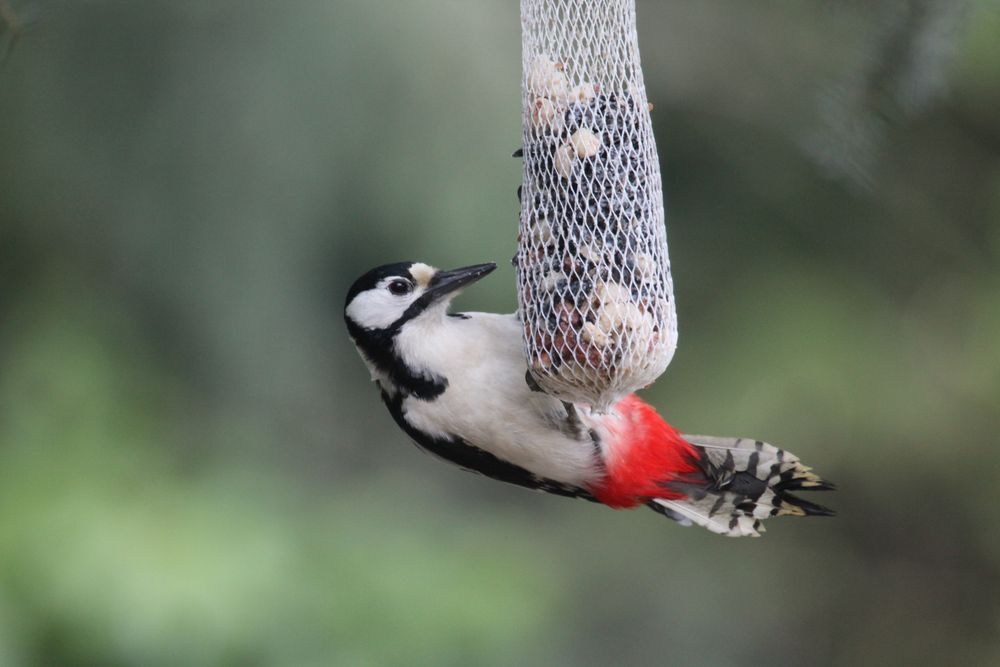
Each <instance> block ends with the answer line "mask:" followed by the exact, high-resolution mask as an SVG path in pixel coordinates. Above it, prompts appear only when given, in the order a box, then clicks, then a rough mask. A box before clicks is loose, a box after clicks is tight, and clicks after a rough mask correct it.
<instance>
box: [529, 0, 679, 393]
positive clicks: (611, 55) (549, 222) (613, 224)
mask: <svg viewBox="0 0 1000 667" xmlns="http://www.w3.org/2000/svg"><path fill="white" fill-rule="evenodd" d="M521 26H522V57H523V76H522V81H521V93H522V103H523V129H524V147H523V156H524V177H523V183H522V187H521V220H520V234H519V235H518V251H517V257H516V261H515V264H516V267H517V282H518V305H519V307H520V313H521V318H522V322H523V324H524V344H525V351H526V356H527V359H528V368H529V372H530V374H531V376H532V378H533V379H534V380H535V382H536V383H537V384H538V385H539V386H540V387H541V388H542V389H543V390H544V391H546V392H548V393H549V394H552V395H553V396H557V397H559V398H561V399H563V400H567V401H572V402H574V403H586V404H589V405H590V406H592V407H593V408H594V409H596V410H598V411H605V410H607V409H608V408H609V407H610V406H611V405H612V404H613V403H614V402H615V401H617V400H618V399H619V398H621V397H623V396H624V395H626V394H627V393H629V392H631V391H634V390H636V389H640V388H642V387H645V386H646V385H648V384H650V383H652V382H653V381H654V380H655V379H656V378H657V377H658V376H659V375H660V374H661V373H662V372H663V371H664V370H665V369H666V367H667V364H668V363H670V358H671V357H672V356H673V353H674V349H675V347H676V345H677V316H676V311H675V307H674V299H673V286H672V283H671V278H670V262H669V260H668V258H667V238H666V229H665V227H664V222H663V193H662V189H661V185H660V168H659V161H658V160H657V157H656V145H655V144H654V141H653V131H652V124H651V121H650V115H649V111H650V107H649V105H648V102H647V101H646V90H645V86H644V85H643V80H642V71H641V70H640V67H639V45H638V39H637V37H636V29H635V2H634V0H599V1H588V0H521Z"/></svg>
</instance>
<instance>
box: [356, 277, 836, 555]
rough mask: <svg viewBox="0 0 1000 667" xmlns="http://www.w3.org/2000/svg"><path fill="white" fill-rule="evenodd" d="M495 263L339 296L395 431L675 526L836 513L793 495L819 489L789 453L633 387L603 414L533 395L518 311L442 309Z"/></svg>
mask: <svg viewBox="0 0 1000 667" xmlns="http://www.w3.org/2000/svg"><path fill="white" fill-rule="evenodd" d="M495 268H496V264H493V263H488V264H476V265H474V266H467V267H464V268H460V269H454V270H451V271H442V270H438V269H435V268H434V267H432V266H429V265H427V264H424V263H421V262H400V263H396V264H387V265H385V266H380V267H378V268H375V269H372V270H371V271H369V272H367V273H366V274H364V275H363V276H361V277H360V278H358V280H357V281H355V282H354V284H353V285H352V286H351V288H350V290H349V291H348V293H347V299H346V305H345V309H344V319H345V321H346V324H347V330H348V333H349V334H350V337H351V339H352V340H353V342H354V344H355V346H356V347H357V349H358V352H359V353H360V355H361V358H362V359H363V360H364V362H365V364H366V365H367V367H368V369H369V371H370V372H371V377H372V379H373V380H374V382H375V383H376V384H377V385H378V388H379V390H380V392H381V396H382V400H383V402H384V403H385V405H386V406H387V407H388V409H389V412H390V413H391V414H392V417H393V419H395V421H396V423H397V424H398V425H399V427H400V428H401V429H402V430H403V431H405V432H406V434H407V435H408V436H409V437H410V438H411V439H412V440H413V441H414V442H415V443H416V444H417V445H418V446H419V447H420V448H422V449H424V450H426V451H428V452H430V453H431V454H434V455H436V456H438V457H440V458H442V459H444V460H445V461H448V462H450V463H452V464H454V465H457V466H459V467H460V468H463V469H465V470H468V471H471V472H475V473H479V474H482V475H485V476H487V477H491V478H493V479H496V480H499V481H502V482H508V483H510V484H515V485H518V486H522V487H526V488H529V489H536V490H540V491H545V492H548V493H552V494H556V495H560V496H568V497H572V498H583V499H585V500H589V501H592V502H597V503H603V504H605V505H608V506H609V507H612V508H616V509H624V508H632V507H638V506H642V505H645V506H647V507H650V508H652V509H653V510H655V511H657V512H658V513H660V514H662V515H665V516H667V517H669V518H671V519H673V520H675V521H677V522H679V523H681V524H684V525H691V524H697V525H700V526H704V527H705V528H707V529H709V530H710V531H712V532H714V533H718V534H721V535H728V536H733V537H738V536H755V537H756V536H758V535H760V533H762V532H763V531H764V527H763V525H762V524H761V521H762V520H763V519H766V518H768V517H772V516H777V515H796V516H805V515H819V516H829V515H832V514H833V512H832V511H831V510H829V509H827V508H825V507H822V506H821V505H817V504H815V503H812V502H808V501H806V500H802V499H801V498H798V497H796V496H795V495H792V492H793V491H801V490H829V489H832V488H833V485H832V484H830V483H829V482H826V481H824V480H822V479H820V478H819V477H818V476H817V475H815V474H814V473H812V472H811V470H810V468H807V467H805V466H803V465H802V464H801V463H800V462H799V459H798V458H797V457H796V456H794V455H792V454H791V453H789V452H786V451H785V450H782V449H779V448H777V447H774V446H772V445H769V444H767V443H764V442H761V441H760V440H753V439H749V438H717V437H710V436H700V435H682V434H681V433H680V432H678V431H677V430H676V429H675V428H674V427H672V426H671V425H670V424H668V423H667V422H666V421H664V420H663V419H662V418H661V417H660V416H659V415H658V414H657V412H656V410H655V409H653V407H651V406H650V405H648V404H647V403H645V402H643V401H642V400H641V399H640V398H638V397H637V396H635V395H634V394H631V395H629V396H626V397H625V398H623V399H621V400H620V401H618V402H617V403H616V404H614V405H613V406H612V407H611V409H610V410H608V411H606V412H605V413H603V414H599V413H597V412H595V411H592V410H591V409H590V408H589V407H588V406H586V405H574V404H571V403H566V402H563V401H561V400H559V399H557V398H554V397H552V396H549V395H548V394H545V393H543V392H542V391H541V390H540V389H539V388H538V386H537V385H536V384H534V383H533V382H532V380H531V376H530V373H528V372H527V363H526V360H525V356H524V352H523V348H522V346H521V328H522V327H521V322H520V320H519V318H518V316H517V314H516V313H514V314H509V315H500V314H493V313H478V312H470V313H449V312H448V308H449V305H450V303H451V300H452V299H453V298H454V297H455V296H456V295H457V294H458V293H459V291H460V290H462V289H463V288H465V287H467V286H469V285H471V284H472V283H474V282H476V281H477V280H479V279H481V278H482V277H484V276H485V275H487V274H488V273H490V272H491V271H493V269H495Z"/></svg>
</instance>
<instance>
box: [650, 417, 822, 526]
mask: <svg viewBox="0 0 1000 667" xmlns="http://www.w3.org/2000/svg"><path fill="white" fill-rule="evenodd" d="M683 437H684V439H685V440H687V441H688V442H689V443H691V444H692V445H694V447H695V449H696V450H697V452H698V455H699V461H698V466H699V468H700V469H701V472H702V473H703V474H704V477H702V478H699V479H683V480H678V481H675V482H671V483H670V485H669V486H670V488H671V489H672V490H675V491H682V492H683V493H684V494H685V497H684V498H682V499H678V500H667V499H664V498H654V499H653V500H651V501H650V502H649V503H648V505H649V506H650V507H651V508H652V509H654V510H656V511H657V512H659V513H661V514H664V515H666V516H668V517H670V518H671V519H674V520H675V521H678V522H680V523H682V524H684V525H691V524H697V525H699V526H704V527H705V528H707V529H709V530H710V531H712V532H713V533H718V534H720V535H728V536H730V537H743V536H752V537H757V536H759V535H760V534H761V533H763V532H764V526H763V524H762V523H761V522H762V521H763V520H764V519H767V518H769V517H772V516H781V515H792V516H832V515H833V514H834V512H833V511H832V510H830V509H827V508H826V507H823V506H822V505H817V504H816V503H812V502H809V501H807V500H803V499H801V498H799V497H797V496H794V495H792V493H791V491H828V490H832V489H833V488H834V487H833V484H831V483H829V482H826V481H824V480H822V479H820V477H819V476H818V475H816V474H815V473H813V472H812V471H811V469H810V468H808V467H806V466H804V465H802V463H801V462H800V461H799V459H798V457H797V456H795V455H794V454H791V453H789V452H786V451H785V450H783V449H778V448H777V447H774V446H773V445H769V444H767V443H765V442H761V441H759V440H750V439H748V438H716V437H712V436H703V435H685V436H683Z"/></svg>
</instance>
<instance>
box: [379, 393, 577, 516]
mask: <svg viewBox="0 0 1000 667" xmlns="http://www.w3.org/2000/svg"><path fill="white" fill-rule="evenodd" d="M379 389H382V388H381V386H380V387H379ZM404 398H405V396H404V394H403V393H402V392H397V393H396V395H395V396H390V395H389V394H388V393H387V392H386V391H385V390H384V389H382V400H383V401H384V402H385V405H386V407H388V408H389V412H390V413H391V414H392V418H393V419H395V420H396V423H397V424H398V425H399V427H400V428H401V429H403V430H404V431H405V432H406V434H407V435H408V436H410V438H411V439H412V440H413V441H414V442H415V443H416V444H417V446H419V447H420V448H421V449H424V450H426V451H428V452H430V453H431V454H434V455H435V456H438V457H440V458H442V459H444V460H446V461H448V462H449V463H453V464H455V465H457V466H458V467H460V468H462V469H463V470H468V471H469V472H475V473H479V474H480V475H485V476H486V477H491V478H493V479H495V480H499V481H501V482H507V483H508V484H515V485H517V486H523V487H525V488H528V489H534V490H537V491H545V492H546V493H552V494H555V495H557V496H565V497H567V498H584V499H585V500H590V501H593V502H597V499H596V498H594V496H593V495H592V494H591V493H590V492H589V491H587V490H586V489H582V488H580V487H578V486H573V485H571V484H564V483H562V482H557V481H555V480H552V479H547V478H545V477H539V476H538V475H536V474H534V473H533V472H531V471H530V470H527V469H525V468H522V467H521V466H519V465H515V464H513V463H511V462H509V461H504V460H503V459H501V458H498V457H496V456H494V455H493V454H491V453H490V452H487V451H486V450H484V449H480V448H479V447H476V446H475V445H471V444H469V443H468V442H466V441H465V440H463V439H462V438H459V437H457V436H453V437H450V438H436V437H432V436H429V435H428V434H426V433H423V432H422V431H420V430H418V429H415V428H413V426H411V425H410V423H409V422H408V421H406V416H405V415H404V414H403V399H404ZM418 400H419V399H418Z"/></svg>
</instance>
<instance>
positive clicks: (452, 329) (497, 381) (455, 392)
mask: <svg viewBox="0 0 1000 667" xmlns="http://www.w3.org/2000/svg"><path fill="white" fill-rule="evenodd" d="M467 315H469V318H468V319H459V318H454V317H443V318H440V319H439V318H436V317H433V318H418V319H416V320H414V321H412V322H410V323H408V324H407V326H405V327H404V328H403V330H402V331H401V332H400V333H399V335H398V336H397V338H396V348H397V350H398V351H399V352H400V353H401V355H402V356H403V357H404V358H405V359H407V360H408V361H409V362H411V363H415V364H416V366H415V368H414V370H418V369H421V370H423V369H426V370H429V371H431V372H433V373H436V374H438V375H442V376H444V377H445V378H447V380H448V388H447V390H446V391H445V392H444V393H443V394H442V395H441V396H439V397H438V398H436V399H435V400H433V401H422V400H419V399H416V398H408V399H406V401H404V403H403V410H404V412H405V414H406V418H407V420H408V421H409V422H410V423H411V424H413V426H415V427H416V428H418V429H420V430H422V431H424V432H426V433H428V434H431V435H435V436H438V437H448V436H449V435H455V436H458V437H460V438H462V439H463V440H465V441H466V442H468V443H469V444H472V445H475V446H476V447H479V448H481V449H484V450H486V451H488V452H491V453H492V454H494V455H496V456H498V457H499V458H501V459H504V460H506V461H510V462H511V463H514V464H516V465H519V466H521V467H522V468H526V469H527V470H530V471H531V472H533V473H535V474H536V475H539V476H542V477H547V478H549V479H553V480H556V481H560V482H565V483H567V484H575V485H581V484H586V483H587V482H592V481H595V480H596V479H598V477H599V476H600V472H599V466H598V465H597V464H596V461H595V454H594V447H593V444H592V443H591V442H590V441H589V439H584V440H578V439H575V438H573V437H570V436H568V435H566V434H565V433H564V432H563V431H561V430H560V429H559V425H560V424H561V423H563V422H565V419H566V412H565V409H564V408H563V406H562V404H561V403H560V402H559V401H558V400H556V399H553V398H551V397H549V396H547V395H545V394H542V393H539V392H533V391H531V390H530V389H529V387H528V385H527V383H526V382H525V378H524V374H525V371H526V368H527V367H526V365H525V361H524V354H523V352H522V348H521V325H520V323H519V322H518V320H517V318H516V317H515V316H514V315H496V314H492V313H468V314H467ZM588 421H589V420H588Z"/></svg>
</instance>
